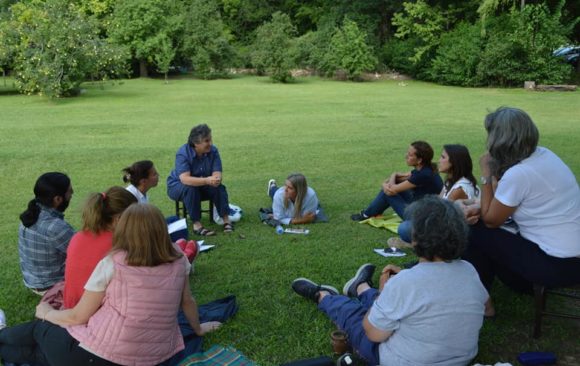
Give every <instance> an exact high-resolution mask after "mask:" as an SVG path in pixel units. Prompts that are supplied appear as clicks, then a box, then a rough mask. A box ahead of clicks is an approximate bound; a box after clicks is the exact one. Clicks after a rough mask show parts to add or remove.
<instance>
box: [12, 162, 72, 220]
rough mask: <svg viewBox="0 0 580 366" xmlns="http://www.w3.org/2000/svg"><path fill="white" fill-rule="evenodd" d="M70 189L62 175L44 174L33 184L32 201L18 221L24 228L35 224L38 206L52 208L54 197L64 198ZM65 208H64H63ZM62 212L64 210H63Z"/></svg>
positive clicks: (66, 179) (64, 175)
mask: <svg viewBox="0 0 580 366" xmlns="http://www.w3.org/2000/svg"><path fill="white" fill-rule="evenodd" d="M69 187H70V178H69V177H68V176H67V175H66V174H63V173H58V172H50V173H44V174H43V175H41V176H40V177H38V179H37V180H36V183H35V184H34V196H35V197H34V199H32V200H30V201H29V202H28V207H27V208H26V211H24V212H22V214H20V221H22V225H24V226H25V227H31V226H32V225H34V224H36V221H38V217H39V216H40V210H41V208H40V206H39V205H43V206H46V207H49V208H52V207H53V203H54V197H57V196H60V197H63V199H64V197H65V195H66V192H67V191H68V189H69ZM65 207H66V206H65ZM63 211H64V209H63Z"/></svg>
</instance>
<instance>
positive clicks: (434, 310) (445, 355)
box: [369, 260, 489, 366]
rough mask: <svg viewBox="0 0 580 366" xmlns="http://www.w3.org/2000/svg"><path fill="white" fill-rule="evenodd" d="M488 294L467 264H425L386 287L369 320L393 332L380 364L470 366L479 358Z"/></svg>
mask: <svg viewBox="0 0 580 366" xmlns="http://www.w3.org/2000/svg"><path fill="white" fill-rule="evenodd" d="M488 297H489V295H488V293H487V291H486V290H485V288H484V287H483V285H482V284H481V281H480V280H479V276H478V275H477V272H476V271H475V269H474V268H473V266H472V265H471V264H469V263H467V262H465V261H462V260H455V261H452V262H449V263H446V262H424V263H419V264H418V265H416V266H415V267H413V268H411V269H408V270H403V271H401V272H400V273H399V274H397V275H396V276H394V277H392V278H391V279H390V280H389V282H387V284H386V285H385V288H384V289H383V291H382V292H381V294H380V296H379V297H378V299H377V300H376V301H375V303H374V304H373V306H372V308H371V310H370V313H369V322H370V323H371V324H372V325H373V326H374V327H376V328H378V329H380V330H384V331H394V333H393V334H392V335H391V337H390V338H389V339H387V341H385V342H383V343H381V344H380V346H379V359H380V363H381V365H386V366H394V365H397V366H401V365H405V366H410V365H413V366H419V365H434V366H438V365H441V366H443V365H445V366H453V365H466V364H468V363H469V361H471V360H472V359H473V358H474V357H475V356H476V355H477V342H478V339H479V330H480V328H481V325H482V323H483V312H484V304H485V302H486V301H487V299H488Z"/></svg>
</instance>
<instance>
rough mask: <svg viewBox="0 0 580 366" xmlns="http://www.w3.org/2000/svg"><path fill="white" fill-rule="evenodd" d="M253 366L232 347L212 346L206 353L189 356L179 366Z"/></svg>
mask: <svg viewBox="0 0 580 366" xmlns="http://www.w3.org/2000/svg"><path fill="white" fill-rule="evenodd" d="M194 365H195V366H223V365H228V366H252V365H255V364H254V363H253V362H252V361H250V360H248V359H247V358H246V356H244V355H243V354H242V353H241V352H240V351H238V350H236V349H235V348H232V347H222V346H218V345H215V346H212V347H211V348H210V349H209V350H207V351H206V352H201V353H195V354H193V355H190V356H187V357H186V358H185V359H184V360H183V361H181V362H180V363H179V365H178V366H194Z"/></svg>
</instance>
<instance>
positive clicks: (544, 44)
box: [0, 0, 580, 94]
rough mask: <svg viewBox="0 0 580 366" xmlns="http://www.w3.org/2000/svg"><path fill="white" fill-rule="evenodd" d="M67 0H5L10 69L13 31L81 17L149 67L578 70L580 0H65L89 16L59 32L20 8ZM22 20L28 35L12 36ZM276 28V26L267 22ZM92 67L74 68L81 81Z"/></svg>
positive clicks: (568, 75) (517, 79)
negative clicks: (565, 49)
mask: <svg viewBox="0 0 580 366" xmlns="http://www.w3.org/2000/svg"><path fill="white" fill-rule="evenodd" d="M58 1H60V2H64V0H22V1H13V0H1V1H0V69H1V70H2V71H6V70H7V71H9V72H15V71H17V70H24V69H28V67H27V66H26V65H23V63H25V61H24V60H27V58H22V57H17V56H18V54H19V52H20V51H18V50H17V45H18V44H19V42H14V40H15V39H17V40H19V39H22V38H27V37H30V38H35V39H36V42H42V43H49V42H52V43H58V42H62V39H63V38H67V37H68V38H74V37H75V36H74V35H73V34H72V33H73V32H68V30H71V29H79V28H81V27H84V28H88V29H90V31H87V32H84V31H83V32H84V33H86V34H90V35H92V36H97V38H98V39H99V40H103V41H106V42H104V43H103V49H104V50H107V49H108V48H106V47H104V46H105V45H114V46H117V47H122V48H126V49H128V50H129V51H130V54H129V56H128V57H126V59H125V60H121V59H123V58H125V55H126V54H125V53H124V52H113V54H114V55H115V56H116V57H115V59H116V60H115V62H114V63H115V64H119V62H120V61H126V62H129V63H130V64H132V65H133V68H134V70H133V73H134V74H139V75H141V76H147V75H148V74H149V73H151V72H159V73H162V74H165V76H166V77H167V74H168V73H169V72H170V71H171V70H177V69H179V70H180V71H183V70H188V69H189V70H193V71H194V73H195V74H196V75H197V76H199V77H201V78H205V79H209V78H212V79H213V78H217V77H222V76H227V73H228V72H229V70H230V69H231V68H250V69H254V70H255V71H256V72H257V73H262V72H268V73H271V76H272V79H273V80H277V81H286V80H289V75H291V74H290V70H292V69H295V68H306V69H309V70H310V71H312V72H314V73H317V74H319V75H325V76H334V75H337V73H336V71H337V70H341V71H340V73H338V74H340V75H343V74H346V76H347V78H349V79H353V80H354V79H359V77H360V75H361V74H362V73H364V72H369V71H370V72H376V71H379V72H382V71H385V70H395V71H398V72H402V73H405V74H408V75H410V76H411V77H413V78H417V79H421V80H430V81H435V82H438V83H442V84H451V85H460V86H474V85H483V86H493V85H498V86H520V85H521V84H522V83H523V81H525V80H534V81H536V82H538V83H562V82H566V81H568V80H573V79H574V75H572V71H573V69H572V66H571V65H567V64H565V63H564V62H563V61H562V60H561V59H558V58H555V57H554V56H553V55H552V52H553V51H554V50H555V49H557V48H559V47H561V46H563V45H568V44H576V43H578V42H580V24H579V23H578V19H579V16H580V5H579V3H578V2H574V1H571V0H568V1H565V0H537V1H527V2H526V1H514V0H485V1H480V0H467V1H459V0H419V1H410V0H409V1H405V0H395V1H385V0H360V1H349V0H339V1H330V0H313V1H297V0H291V1H284V2H280V1H275V0H194V1H186V0H168V1H166V0H123V1H113V0H74V1H68V2H67V3H68V4H69V5H70V6H69V13H70V9H74V13H75V14H76V15H74V16H76V17H79V18H78V19H77V20H78V21H81V22H86V23H87V25H80V24H77V25H75V26H73V25H72V24H73V23H75V21H74V20H73V18H71V17H70V16H69V17H68V20H67V21H66V22H65V23H63V22H62V21H60V23H58V22H59V21H58V20H57V21H55V22H52V21H51V22H50V23H51V24H50V26H52V27H55V28H56V27H57V26H56V24H59V25H58V27H60V28H59V29H58V30H56V29H55V31H54V32H53V31H46V29H44V28H46V27H44V28H42V27H41V28H34V27H29V25H28V24H27V23H26V22H27V20H26V18H25V17H19V18H14V17H13V16H12V15H13V14H14V13H15V12H18V8H42V7H43V6H44V5H43V4H45V3H46V4H50V3H55V2H58ZM276 13H278V14H284V17H285V18H284V21H283V24H282V23H280V22H279V21H281V20H280V19H276V20H274V19H273V15H274V14H276ZM41 18H42V17H41ZM345 19H348V21H345ZM69 23H70V24H69ZM77 23H78V22H77ZM47 27H48V26H47ZM74 27H76V28H74ZM84 28H83V29H84ZM14 29H18V30H19V31H20V33H21V34H22V37H20V38H19V37H18V36H17V37H16V38H15V37H14V34H13V33H14V31H13V30H14ZM274 29H277V30H278V33H276V34H274V33H270V31H272V30H274ZM29 32H31V33H33V32H35V34H30V35H28V34H27V33H29ZM67 33H71V34H67ZM478 33H479V34H478ZM276 37H278V38H276ZM280 37H281V38H280ZM41 38H42V39H41ZM50 38H60V40H55V39H50ZM276 39H277V40H279V41H280V42H277V41H275V40H276ZM82 43H84V44H88V43H90V42H82ZM55 49H56V48H55ZM58 49H59V50H62V49H63V48H62V47H59V48H58ZM103 52H104V53H107V52H106V51H103ZM67 54H69V53H67ZM266 55H270V56H275V57H274V59H271V57H269V56H268V57H266ZM50 58H51V59H54V58H57V56H54V57H50ZM83 60H85V59H83V58H79V59H78V60H77V65H78V66H77V68H88V69H90V68H91V67H92V66H91V65H90V64H91V61H92V60H87V62H88V63H89V65H88V66H86V65H85V61H83ZM266 64H268V65H266ZM110 66H111V65H107V67H110ZM102 70H103V69H102V68H101V69H100V72H102ZM117 71H118V70H117ZM57 74H58V73H57ZM110 74H111V75H109V76H115V75H117V74H118V73H117V72H115V73H110ZM71 75H72V74H71ZM576 77H577V76H576ZM87 78H88V77H87V76H86V73H78V75H76V74H75V75H74V76H71V79H75V80H76V81H75V82H74V84H77V86H76V87H78V84H80V83H81V82H82V81H84V80H86V79H87ZM31 84H34V86H35V85H36V83H35V82H33V83H31ZM76 87H75V88H76ZM21 90H22V91H23V92H27V93H34V92H38V91H39V90H35V88H22V89H21ZM51 94H54V93H51ZM57 94H58V93H57Z"/></svg>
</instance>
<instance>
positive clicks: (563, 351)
mask: <svg viewBox="0 0 580 366" xmlns="http://www.w3.org/2000/svg"><path fill="white" fill-rule="evenodd" d="M406 84H407V85H406V86H400V85H399V84H398V83H397V82H396V81H381V82H371V83H346V82H334V81H328V80H320V79H317V78H308V79H300V80H298V82H296V83H294V84H289V85H282V84H272V83H270V82H269V80H268V79H267V78H258V77H244V78H236V79H231V80H215V81H202V80H194V79H179V80H171V81H170V83H169V84H167V85H165V84H164V83H163V81H161V80H153V79H149V80H129V81H125V82H124V83H123V84H121V85H117V86H110V85H106V86H105V87H104V88H101V87H100V86H99V85H85V88H86V90H85V92H84V93H83V94H82V95H81V96H80V97H77V98H71V99H63V100H55V101H50V100H47V99H45V98H42V97H35V96H32V97H26V96H21V95H18V94H15V93H14V91H13V90H12V89H11V88H10V82H9V83H8V86H6V87H5V86H3V82H2V81H0V158H1V160H0V161H1V162H2V164H0V176H1V177H2V183H3V184H2V192H1V193H0V197H1V199H0V202H1V204H2V210H0V253H1V255H0V308H2V309H4V310H5V311H6V313H7V316H8V321H9V324H11V325H13V324H17V323H20V322H23V321H27V320H30V319H32V317H33V314H34V307H35V305H36V303H37V301H38V298H37V297H36V296H35V295H33V294H32V293H31V292H29V291H28V290H26V289H25V287H24V285H23V284H22V277H21V274H20V269H19V264H18V251H17V231H18V230H17V228H18V223H19V220H18V215H19V214H20V213H21V212H22V211H23V210H24V209H25V207H26V204H27V202H28V201H29V200H30V199H31V198H32V196H33V194H32V188H33V185H34V182H35V180H36V178H37V177H38V176H39V175H40V174H41V173H42V172H46V171H55V170H57V171H63V172H66V173H67V174H69V176H70V177H71V179H72V182H73V187H74V190H75V194H74V197H73V201H72V202H71V206H70V208H69V209H68V211H67V212H66V218H67V220H68V221H69V222H71V224H72V225H73V226H74V227H76V228H78V227H79V226H80V207H81V206H82V203H83V201H84V198H85V197H86V196H87V194H88V193H89V192H94V191H102V190H105V189H106V188H107V187H109V186H111V185H121V184H122V180H121V169H122V168H124V167H125V166H127V165H129V164H130V163H132V162H134V161H136V160H141V159H151V160H153V161H154V162H155V164H156V166H157V169H158V170H159V172H160V175H161V176H162V179H160V184H159V186H158V187H157V188H156V189H153V190H152V191H151V192H150V199H151V202H152V203H153V204H155V205H157V206H158V207H160V208H161V209H162V211H163V212H164V213H165V214H166V215H171V214H173V213H174V204H173V202H172V201H170V200H169V199H168V198H167V196H166V193H165V177H166V176H167V174H168V173H169V171H170V170H171V169H172V165H173V162H174V157H175V152H176V150H177V148H178V147H179V146H180V145H181V144H183V143H185V142H186V139H187V136H188V134H189V130H190V129H191V127H192V126H193V125H195V124H198V123H202V122H205V123H207V124H209V126H210V127H211V128H212V129H213V137H214V143H215V144H216V146H218V147H219V149H220V153H221V156H222V161H223V166H224V175H223V176H224V183H225V184H226V186H227V187H228V192H229V195H230V201H231V202H232V203H235V204H237V205H239V206H241V207H242V208H243V209H244V214H245V215H244V217H243V219H242V222H240V223H239V225H238V226H237V227H236V232H235V234H233V235H224V234H222V233H221V232H219V234H218V235H217V236H216V237H214V238H212V239H211V240H210V242H212V243H215V244H217V248H216V249H215V250H213V251H211V252H209V253H207V254H203V255H201V257H200V258H199V259H198V260H197V262H196V265H195V273H194V274H193V275H192V277H191V282H192V286H193V289H194V295H195V296H196V298H197V299H198V301H199V302H200V303H203V302H208V301H211V300H213V299H216V298H218V297H223V296H225V295H228V294H235V295H236V296H237V298H238V302H239V305H240V311H239V313H238V315H237V316H236V317H235V318H234V319H233V320H231V321H230V322H228V323H227V324H226V325H225V326H223V327H222V329H221V330H219V331H218V332H217V333H214V334H211V335H210V336H208V337H207V343H206V345H208V344H213V343H219V344H223V345H232V346H234V347H236V348H238V349H239V350H241V351H242V352H243V353H245V354H246V355H247V356H248V357H249V358H251V359H253V360H255V361H257V362H258V363H260V364H262V365H275V364H279V363H282V362H288V361H290V360H293V359H298V358H307V357H315V356H319V355H330V353H331V348H330V342H329V333H330V331H331V330H332V329H333V325H332V324H331V322H330V321H329V320H327V319H326V318H325V316H324V315H323V314H322V313H321V312H319V311H318V310H317V309H316V306H314V305H313V304H312V303H309V302H307V301H305V300H303V299H302V298H300V297H298V296H296V295H295V294H294V293H293V292H292V290H291V288H290V283H291V281H292V280H293V279H294V278H296V277H301V276H305V277H308V278H311V279H313V280H315V281H322V282H323V283H327V284H330V285H333V286H335V287H339V288H342V285H343V284H344V282H346V281H347V280H348V279H349V278H350V277H351V276H352V275H353V273H354V271H356V269H357V268H358V267H359V266H360V265H361V264H363V263H366V262H372V263H374V264H376V265H377V266H378V267H379V268H380V267H382V266H384V265H386V264H387V263H396V264H401V263H403V262H406V261H409V260H410V259H412V258H410V257H409V256H408V257H406V258H402V259H392V260H387V259H385V258H382V257H379V256H377V255H376V254H374V253H373V252H372V249H373V248H376V247H380V246H383V245H384V244H385V242H386V239H387V237H388V236H390V235H391V234H389V233H387V232H386V231H384V230H379V229H375V228H371V227H370V226H366V225H359V224H357V223H353V222H351V221H350V219H349V216H350V214H351V213H354V212H356V211H358V210H360V209H361V208H363V207H364V206H365V205H366V204H368V203H369V202H370V200H371V199H372V198H373V197H374V195H375V194H376V193H377V191H378V189H379V187H380V184H381V182H382V180H383V179H384V178H385V177H386V176H387V175H388V174H390V172H392V171H394V170H406V169H407V168H406V166H405V164H404V155H405V152H406V149H407V147H408V145H409V143H410V142H412V141H414V140H418V139H424V140H427V141H428V142H430V143H431V144H432V146H433V147H434V149H435V154H436V159H435V160H437V159H438V155H439V153H440V151H441V147H442V145H443V144H446V143H463V144H465V145H467V146H468V147H469V148H470V150H471V153H472V157H473V158H474V165H475V166H476V167H478V164H477V161H478V158H479V156H480V155H481V154H482V153H483V151H484V143H485V132H484V128H483V118H484V116H485V114H486V112H487V111H488V110H490V109H495V108H497V107H499V106H502V105H508V106H514V107H519V108H522V109H524V110H526V111H527V112H528V113H529V114H530V115H531V116H532V118H533V119H534V121H535V122H536V123H537V125H538V127H539V129H540V134H541V138H540V144H541V145H543V146H547V147H549V148H550V149H552V150H553V151H554V152H556V153H557V154H558V155H559V156H560V157H561V158H562V159H563V160H564V161H565V162H566V163H567V164H568V166H569V167H570V168H571V169H572V170H573V172H574V174H575V175H576V177H577V178H578V177H579V176H580V154H579V152H580V149H579V148H578V141H579V138H580V92H568V93H541V92H529V91H524V90H520V89H518V90H514V89H508V90H505V89H467V88H453V87H443V86H438V85H433V84H427V83H422V82H414V81H410V82H407V83H406ZM476 170H479V168H476ZM295 171H299V172H302V173H304V174H305V175H306V176H307V178H308V180H309V184H310V185H311V186H312V187H314V189H315V190H316V191H317V193H318V196H319V198H320V200H321V202H322V204H323V206H324V208H325V211H326V213H327V214H328V216H329V218H330V223H328V224H316V225H313V226H312V227H311V228H310V229H311V232H310V234H309V235H307V236H301V235H297V236H292V235H276V233H275V232H274V230H273V229H272V228H270V227H267V226H265V225H263V224H261V223H260V221H259V219H258V216H257V210H258V208H260V207H266V206H268V205H269V203H270V202H269V198H268V197H267V195H266V182H267V181H268V179H269V178H276V179H277V180H278V181H279V182H283V180H284V178H285V177H286V175H287V174H288V173H290V172H295ZM478 174H479V172H478V171H476V172H475V175H476V176H479V175H478ZM239 234H243V235H244V236H245V239H241V238H240V236H239ZM377 279H378V278H377ZM493 296H494V298H495V301H496V307H497V311H498V318H497V319H496V320H495V321H492V322H486V323H485V324H484V327H483V329H482V331H481V337H480V353H479V356H478V358H477V361H479V362H482V363H495V362H496V361H509V362H512V363H514V364H515V363H516V361H515V358H516V357H517V354H518V353H519V352H522V351H537V350H542V351H554V352H556V354H557V355H558V357H559V358H560V360H562V361H563V362H564V363H562V364H566V363H565V362H569V363H568V364H570V365H571V364H577V363H578V362H580V345H579V344H578V338H579V337H578V335H579V333H580V328H579V326H578V324H577V323H576V324H574V323H571V322H565V321H559V320H558V319H549V318H548V319H547V320H546V321H545V322H544V328H543V329H544V335H543V337H542V338H541V339H540V340H533V339H532V338H531V337H530V333H531V325H532V316H533V308H532V299H531V298H530V297H526V296H519V295H515V294H514V293H512V292H510V291H509V290H507V289H505V288H503V287H501V286H496V288H495V289H494V292H493ZM566 360H568V361H566Z"/></svg>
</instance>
